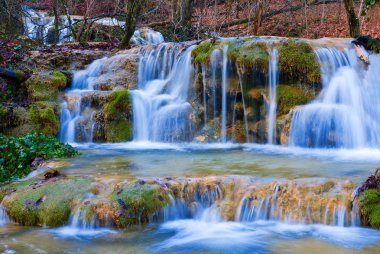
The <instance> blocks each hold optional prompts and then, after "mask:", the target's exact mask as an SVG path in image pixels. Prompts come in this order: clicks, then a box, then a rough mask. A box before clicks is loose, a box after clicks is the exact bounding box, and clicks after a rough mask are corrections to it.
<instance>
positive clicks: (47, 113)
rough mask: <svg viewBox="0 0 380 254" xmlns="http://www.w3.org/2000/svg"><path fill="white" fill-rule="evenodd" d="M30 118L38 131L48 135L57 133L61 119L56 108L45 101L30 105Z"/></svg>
mask: <svg viewBox="0 0 380 254" xmlns="http://www.w3.org/2000/svg"><path fill="white" fill-rule="evenodd" d="M29 115H30V119H31V120H32V122H33V123H34V125H35V126H36V129H37V130H38V131H41V132H42V133H44V134H46V135H57V134H58V130H59V121H58V118H57V116H56V114H55V112H54V109H53V108H51V107H50V106H48V105H46V104H45V103H43V102H37V103H36V104H33V105H30V107H29Z"/></svg>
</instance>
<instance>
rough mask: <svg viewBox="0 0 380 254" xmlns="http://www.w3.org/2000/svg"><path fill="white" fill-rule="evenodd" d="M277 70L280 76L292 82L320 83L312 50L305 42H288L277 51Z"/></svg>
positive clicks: (318, 70)
mask: <svg viewBox="0 0 380 254" xmlns="http://www.w3.org/2000/svg"><path fill="white" fill-rule="evenodd" d="M278 52H279V69H280V72H281V74H282V75H286V76H289V77H292V78H293V79H294V80H297V81H299V80H304V79H305V78H306V80H307V81H309V82H320V80H321V73H320V66H319V63H318V60H317V58H316V56H315V54H314V51H313V48H312V47H311V46H310V45H309V44H307V43H306V42H295V41H293V40H289V41H288V42H286V43H284V44H282V45H281V46H280V47H279V49H278Z"/></svg>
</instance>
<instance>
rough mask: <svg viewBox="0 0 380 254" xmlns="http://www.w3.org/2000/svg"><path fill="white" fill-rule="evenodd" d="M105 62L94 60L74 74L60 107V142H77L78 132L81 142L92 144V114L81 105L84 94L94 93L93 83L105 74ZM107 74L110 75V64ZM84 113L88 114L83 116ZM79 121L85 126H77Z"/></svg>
mask: <svg viewBox="0 0 380 254" xmlns="http://www.w3.org/2000/svg"><path fill="white" fill-rule="evenodd" d="M118 57H120V56H118ZM106 60H107V58H102V59H98V60H95V61H94V62H92V63H91V64H90V65H89V66H88V67H87V68H86V69H85V70H81V71H77V72H75V73H74V77H73V83H72V88H71V90H69V91H68V92H67V93H66V101H65V102H63V103H62V105H61V117H60V130H59V134H58V137H59V139H60V140H61V141H64V142H70V143H73V142H77V141H78V139H77V134H78V133H77V131H78V130H80V132H81V134H82V135H81V136H82V139H81V141H84V142H92V136H93V134H92V133H93V128H92V127H93V126H94V119H93V112H92V111H91V109H90V107H89V106H88V105H87V106H86V105H82V98H83V95H84V94H85V93H87V92H91V91H94V83H95V82H96V80H97V79H98V78H99V76H100V75H101V74H102V73H104V72H105V70H104V68H103V67H104V63H103V62H104V61H106ZM107 72H108V73H110V75H111V72H112V64H111V65H110V66H109V69H108V70H107ZM70 104H71V105H70ZM86 112H87V113H88V112H90V113H89V114H85V113H86ZM81 119H85V121H84V123H85V122H88V124H87V126H86V125H82V126H79V125H78V123H79V121H80V120H81Z"/></svg>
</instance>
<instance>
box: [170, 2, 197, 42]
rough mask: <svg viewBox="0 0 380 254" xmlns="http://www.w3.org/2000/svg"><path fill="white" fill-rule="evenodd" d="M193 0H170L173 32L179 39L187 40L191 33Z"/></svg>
mask: <svg viewBox="0 0 380 254" xmlns="http://www.w3.org/2000/svg"><path fill="white" fill-rule="evenodd" d="M192 7H193V0H172V22H173V26H174V34H175V35H178V37H179V39H180V40H188V39H190V37H191V34H192V23H191V17H192Z"/></svg>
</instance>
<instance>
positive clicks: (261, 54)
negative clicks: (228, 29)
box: [228, 42, 269, 71]
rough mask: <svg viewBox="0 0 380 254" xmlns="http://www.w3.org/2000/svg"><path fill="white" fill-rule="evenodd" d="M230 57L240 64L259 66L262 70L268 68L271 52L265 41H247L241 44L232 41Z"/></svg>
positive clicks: (229, 49) (249, 66)
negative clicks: (269, 52)
mask: <svg viewBox="0 0 380 254" xmlns="http://www.w3.org/2000/svg"><path fill="white" fill-rule="evenodd" d="M228 58H229V59H230V60H231V61H233V62H235V63H236V64H238V65H240V66H245V67H248V68H252V67H254V66H257V67H259V68H260V70H262V71H267V69H268V61H269V54H268V49H267V46H266V44H265V43H260V42H259V43H252V42H245V43H244V44H243V45H241V46H240V45H236V44H232V43H230V45H229V47H228Z"/></svg>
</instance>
